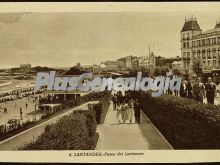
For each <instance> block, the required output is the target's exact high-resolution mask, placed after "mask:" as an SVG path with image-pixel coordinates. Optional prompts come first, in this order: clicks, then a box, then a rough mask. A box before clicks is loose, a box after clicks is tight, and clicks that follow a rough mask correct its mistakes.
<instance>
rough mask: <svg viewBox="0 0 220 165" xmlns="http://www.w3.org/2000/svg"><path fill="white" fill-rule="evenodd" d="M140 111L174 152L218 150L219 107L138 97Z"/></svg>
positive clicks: (159, 98) (185, 101) (168, 96)
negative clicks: (139, 99)
mask: <svg viewBox="0 0 220 165" xmlns="http://www.w3.org/2000/svg"><path fill="white" fill-rule="evenodd" d="M141 103H142V106H143V107H142V109H143V112H144V113H145V114H146V115H147V116H148V117H149V118H150V120H151V121H152V122H153V124H154V125H155V126H156V127H157V128H158V129H159V131H160V132H161V133H162V134H163V135H164V137H165V138H166V139H167V140H168V142H169V143H170V144H171V145H172V146H173V147H174V148H175V149H220V107H219V106H215V105H210V104H203V103H199V102H196V101H194V100H189V99H185V98H180V97H175V96H171V95H167V94H163V95H161V96H160V97H151V96H150V95H149V93H145V94H143V95H142V97H141Z"/></svg>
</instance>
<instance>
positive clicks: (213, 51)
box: [212, 48, 216, 58]
mask: <svg viewBox="0 0 220 165" xmlns="http://www.w3.org/2000/svg"><path fill="white" fill-rule="evenodd" d="M212 56H213V58H216V49H215V48H213V49H212Z"/></svg>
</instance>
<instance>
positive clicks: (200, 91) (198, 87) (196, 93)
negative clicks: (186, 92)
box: [193, 77, 205, 103]
mask: <svg viewBox="0 0 220 165" xmlns="http://www.w3.org/2000/svg"><path fill="white" fill-rule="evenodd" d="M204 96H205V86H204V84H203V83H202V82H201V79H200V77H198V78H197V79H196V82H195V84H194V85H193V98H194V99H195V100H196V101H199V102H201V103H203V97H204Z"/></svg>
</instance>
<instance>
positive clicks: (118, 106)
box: [112, 91, 141, 124]
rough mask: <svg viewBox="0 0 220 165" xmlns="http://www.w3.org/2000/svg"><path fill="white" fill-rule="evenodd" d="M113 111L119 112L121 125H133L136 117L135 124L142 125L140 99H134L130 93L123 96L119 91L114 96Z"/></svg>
mask: <svg viewBox="0 0 220 165" xmlns="http://www.w3.org/2000/svg"><path fill="white" fill-rule="evenodd" d="M112 102H113V110H116V111H117V116H116V118H117V120H118V122H119V124H122V123H123V124H124V123H126V121H128V122H129V123H132V121H133V117H135V123H138V124H140V112H141V105H140V102H139V100H138V99H135V100H134V99H133V98H132V97H130V96H129V94H128V93H125V95H124V96H123V95H122V92H121V91H119V92H117V94H116V93H115V94H114V95H113V96H112Z"/></svg>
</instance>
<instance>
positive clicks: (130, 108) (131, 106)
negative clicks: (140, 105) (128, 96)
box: [127, 100, 134, 123]
mask: <svg viewBox="0 0 220 165" xmlns="http://www.w3.org/2000/svg"><path fill="white" fill-rule="evenodd" d="M127 113H128V120H129V122H130V123H132V120H133V116H134V103H133V102H132V100H129V102H128V110H127Z"/></svg>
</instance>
